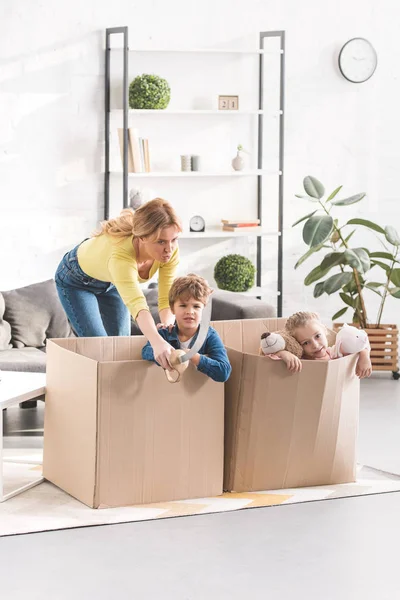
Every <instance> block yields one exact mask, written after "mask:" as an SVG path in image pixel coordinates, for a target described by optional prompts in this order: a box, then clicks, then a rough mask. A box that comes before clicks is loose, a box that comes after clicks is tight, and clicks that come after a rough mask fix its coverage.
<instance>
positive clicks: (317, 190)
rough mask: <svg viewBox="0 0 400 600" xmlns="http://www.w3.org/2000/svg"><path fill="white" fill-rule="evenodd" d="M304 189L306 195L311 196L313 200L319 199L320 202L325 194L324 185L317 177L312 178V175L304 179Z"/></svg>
mask: <svg viewBox="0 0 400 600" xmlns="http://www.w3.org/2000/svg"><path fill="white" fill-rule="evenodd" d="M303 187H304V189H305V191H306V193H307V194H308V195H309V196H311V198H317V199H318V200H320V199H321V198H322V196H323V195H324V194H325V188H324V186H323V185H322V183H321V182H320V181H318V179H316V178H315V177H311V175H308V176H307V177H304V179H303Z"/></svg>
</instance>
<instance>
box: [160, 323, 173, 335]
mask: <svg viewBox="0 0 400 600" xmlns="http://www.w3.org/2000/svg"><path fill="white" fill-rule="evenodd" d="M174 326H175V323H173V324H172V325H171V324H170V325H168V323H157V329H168V331H169V333H171V331H172V330H173V328H174Z"/></svg>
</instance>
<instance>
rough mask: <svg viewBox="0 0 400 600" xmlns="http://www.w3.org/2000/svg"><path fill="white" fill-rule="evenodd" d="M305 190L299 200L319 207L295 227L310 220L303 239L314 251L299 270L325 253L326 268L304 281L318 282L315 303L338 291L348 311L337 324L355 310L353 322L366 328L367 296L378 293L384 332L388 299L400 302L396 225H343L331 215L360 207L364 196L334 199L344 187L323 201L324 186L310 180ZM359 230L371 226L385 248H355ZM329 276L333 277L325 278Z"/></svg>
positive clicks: (399, 243) (360, 222) (362, 221)
mask: <svg viewBox="0 0 400 600" xmlns="http://www.w3.org/2000/svg"><path fill="white" fill-rule="evenodd" d="M303 187H304V190H305V192H306V196H304V195H300V194H296V197H297V198H307V200H310V201H311V202H315V203H316V204H317V208H316V210H313V212H311V213H309V214H307V215H306V216H305V217H302V218H301V219H299V220H298V221H296V223H294V224H293V227H295V226H296V225H298V224H299V223H302V222H303V221H305V224H304V226H303V240H304V242H305V243H306V244H307V245H308V246H309V249H308V251H307V252H306V253H305V254H304V255H303V256H302V257H301V258H300V259H299V260H298V261H297V263H296V265H295V267H294V268H295V269H297V268H298V267H299V266H300V265H302V264H303V262H304V261H305V260H307V259H308V258H309V257H310V256H311V255H313V254H315V253H316V252H321V251H324V254H325V255H324V258H323V259H322V261H321V263H320V264H319V265H317V266H316V267H315V268H314V269H313V270H312V271H310V273H309V274H308V275H307V277H306V278H305V280H304V283H305V285H311V284H312V283H315V282H318V283H316V285H315V287H314V298H319V297H320V296H322V295H323V294H328V295H331V294H334V293H336V292H338V293H339V296H340V299H341V300H342V302H343V303H344V304H345V307H344V308H341V309H340V310H338V311H337V312H336V313H335V314H334V315H333V317H332V320H335V319H338V318H339V317H341V316H342V315H344V314H345V313H346V312H347V310H348V309H349V308H350V309H351V310H352V311H353V317H352V320H353V323H358V324H359V325H360V327H362V328H366V327H368V314H367V308H366V303H365V298H364V295H365V294H366V293H367V292H368V293H369V292H373V293H375V294H378V296H380V298H381V300H380V304H379V309H378V314H377V318H376V320H375V324H376V325H377V327H379V326H380V323H381V319H382V313H383V309H384V306H385V302H386V300H387V298H388V296H392V297H393V298H400V268H399V267H397V266H396V265H399V264H400V260H399V259H400V256H399V250H400V236H399V234H398V233H397V231H396V229H395V228H394V227H392V226H391V225H387V226H386V227H385V228H383V227H381V226H380V225H377V224H376V223H373V222H372V221H368V220H366V219H359V218H356V219H350V220H349V221H347V223H344V224H343V225H339V220H338V219H336V218H335V219H334V218H333V216H332V214H331V213H332V212H333V210H334V209H336V207H340V206H350V205H351V204H355V203H356V202H360V201H361V200H362V199H363V198H364V197H365V194H364V193H361V194H355V195H354V196H350V197H349V198H344V199H342V200H337V199H335V198H336V196H337V194H338V193H339V192H340V190H341V189H342V186H339V187H337V188H336V189H335V190H334V191H333V192H332V193H331V194H330V195H329V196H328V197H327V198H326V199H324V198H323V197H324V195H325V188H324V186H323V185H322V183H321V182H320V181H318V179H316V178H315V177H311V176H308V177H305V178H304V180H303ZM359 227H366V228H367V229H370V230H372V231H373V232H374V233H375V234H377V238H378V241H379V243H380V244H381V249H379V250H378V251H371V250H368V249H367V248H365V247H355V248H354V247H350V239H351V238H352V237H353V235H354V234H355V233H356V231H357V230H358V228H359ZM332 269H334V270H336V273H334V274H332V273H331V272H332ZM377 270H379V272H380V273H381V274H382V271H383V275H384V276H383V281H376V277H375V273H376V272H377ZM371 271H373V276H371ZM328 273H329V277H326V276H327V275H328ZM321 279H322V281H320V280H321Z"/></svg>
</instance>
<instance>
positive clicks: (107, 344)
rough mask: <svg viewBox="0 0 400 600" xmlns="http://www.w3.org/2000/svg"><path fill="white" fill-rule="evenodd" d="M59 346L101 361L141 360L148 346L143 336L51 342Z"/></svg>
mask: <svg viewBox="0 0 400 600" xmlns="http://www.w3.org/2000/svg"><path fill="white" fill-rule="evenodd" d="M51 341H52V342H53V343H54V344H57V346H60V347H61V348H65V349H66V350H69V351H70V352H75V353H76V354H80V355H81V356H86V357H87V358H92V359H93V360H97V361H99V362H101V361H110V360H111V361H118V360H141V358H142V348H143V346H144V345H145V344H146V341H147V340H146V338H145V337H144V336H143V335H135V336H126V337H124V336H120V337H113V336H110V337H89V338H67V339H64V338H57V339H52V340H51Z"/></svg>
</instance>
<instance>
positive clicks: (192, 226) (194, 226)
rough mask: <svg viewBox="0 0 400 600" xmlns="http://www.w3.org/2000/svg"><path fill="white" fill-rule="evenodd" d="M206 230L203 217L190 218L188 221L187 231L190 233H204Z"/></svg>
mask: <svg viewBox="0 0 400 600" xmlns="http://www.w3.org/2000/svg"><path fill="white" fill-rule="evenodd" d="M205 228H206V222H205V221H204V219H203V217H200V215H195V216H194V217H192V218H191V219H190V221H189V230H190V231H195V232H196V233H198V232H200V231H205Z"/></svg>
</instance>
